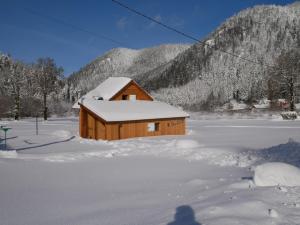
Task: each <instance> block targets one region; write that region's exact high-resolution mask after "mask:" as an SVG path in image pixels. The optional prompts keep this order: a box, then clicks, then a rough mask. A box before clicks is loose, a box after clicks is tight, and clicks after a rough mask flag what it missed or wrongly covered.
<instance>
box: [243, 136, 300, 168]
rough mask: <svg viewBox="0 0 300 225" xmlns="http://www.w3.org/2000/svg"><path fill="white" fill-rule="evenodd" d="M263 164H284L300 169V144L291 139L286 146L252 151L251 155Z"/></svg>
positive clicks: (281, 145)
mask: <svg viewBox="0 0 300 225" xmlns="http://www.w3.org/2000/svg"><path fill="white" fill-rule="evenodd" d="M249 155H250V156H254V157H255V158H257V159H258V160H257V163H258V162H259V163H261V162H284V163H288V164H292V165H294V166H297V167H300V143H299V142H296V141H294V140H293V139H289V141H288V142H287V143H285V144H280V145H276V146H272V147H270V148H265V149H261V150H252V151H251V152H250V154H249Z"/></svg>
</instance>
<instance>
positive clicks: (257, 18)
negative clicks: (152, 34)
mask: <svg viewBox="0 0 300 225" xmlns="http://www.w3.org/2000/svg"><path fill="white" fill-rule="evenodd" d="M299 12H300V3H299V2H295V3H293V4H290V5H286V6H276V5H260V6H254V7H252V8H248V9H245V10H242V11H240V12H239V13H237V14H236V15H234V16H232V17H230V18H228V19H227V20H225V21H224V22H223V23H222V24H221V25H220V26H219V27H218V28H216V29H215V31H213V32H211V33H210V34H209V35H207V36H206V38H204V39H203V40H202V42H204V43H205V45H203V44H201V43H195V44H193V45H192V46H188V47H186V48H185V49H181V51H176V54H172V57H173V58H172V57H169V58H168V59H166V60H162V61H163V62H161V61H160V62H158V63H151V62H153V61H152V60H153V58H157V55H155V54H154V55H152V54H149V53H148V54H147V56H148V58H146V57H145V56H144V55H140V57H139V58H138V60H133V61H131V63H132V64H131V65H135V66H132V67H130V66H129V67H126V65H125V66H124V65H121V66H120V69H119V70H118V69H115V71H112V73H110V74H108V73H106V74H105V73H102V74H101V71H100V70H97V69H94V71H98V72H100V75H101V79H102V78H104V77H106V75H107V76H108V75H112V76H114V75H115V74H119V75H121V76H124V75H127V76H130V77H132V78H134V79H135V80H136V81H137V82H138V83H139V84H140V85H141V86H142V87H144V88H145V89H146V90H147V91H149V92H151V94H152V95H153V96H154V97H155V98H156V99H158V100H161V101H165V102H168V103H171V104H173V105H179V106H182V107H184V108H187V109H191V110H201V109H203V107H207V105H209V106H208V107H211V106H210V105H212V106H215V105H220V104H223V103H225V102H228V101H229V100H230V99H232V98H234V97H235V96H236V95H239V97H240V99H242V100H245V101H247V100H250V99H253V98H254V99H260V98H263V97H266V94H267V93H266V92H267V76H268V70H267V68H268V66H272V65H273V63H274V60H275V59H276V58H277V57H278V56H279V54H280V53H281V52H282V51H284V50H288V49H292V48H300V16H299ZM162 46H163V45H162ZM159 48H161V46H158V47H154V48H153V49H156V50H157V49H159ZM132 51H135V50H132ZM132 51H129V52H127V55H126V54H125V55H126V56H122V57H126V58H127V60H130V59H132V57H131V55H132V54H134V53H133V52H132ZM142 51H143V50H142ZM150 52H151V51H150ZM162 52H163V51H162ZM225 52H229V54H227V53H225ZM230 54H235V55H238V56H240V58H238V57H233V56H231V55H230ZM128 56H129V57H128ZM149 56H150V57H149ZM100 58H101V57H100ZM133 58H134V57H133ZM241 58H246V59H249V60H251V61H255V62H257V64H254V63H249V62H247V61H245V60H242V59H241ZM96 60H97V59H96ZM154 61H155V60H154ZM129 64H130V63H129ZM260 64H263V65H264V66H261V65H260ZM139 65H144V66H143V69H140V68H139ZM147 65H151V66H147ZM266 65H268V66H266ZM93 66H97V65H95V64H93ZM86 71H89V70H86ZM124 71H125V73H123V72H124ZM87 74H88V73H87ZM89 76H91V77H92V76H93V73H89ZM75 77H76V76H75ZM101 79H98V81H100V80H101ZM94 81H95V80H94ZM88 82H90V81H88ZM83 83H84V82H83ZM93 83H94V84H96V83H97V82H96V81H95V82H93ZM98 84H99V83H98ZM87 86H88V84H86V87H87ZM88 89H89V88H87V89H86V90H87V91H88ZM79 97H80V96H79Z"/></svg>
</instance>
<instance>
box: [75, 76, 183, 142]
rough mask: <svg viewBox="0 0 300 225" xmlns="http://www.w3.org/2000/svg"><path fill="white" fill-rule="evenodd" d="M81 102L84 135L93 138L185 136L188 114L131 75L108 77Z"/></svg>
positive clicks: (80, 125) (81, 134)
mask: <svg viewBox="0 0 300 225" xmlns="http://www.w3.org/2000/svg"><path fill="white" fill-rule="evenodd" d="M78 105H79V107H80V114H79V130H80V131H79V132H80V136H81V137H83V138H89V139H96V140H98V139H102V140H119V139H125V138H134V137H145V136H158V135H184V134H185V129H186V121H185V120H186V118H187V117H188V114H187V113H185V112H183V111H182V110H180V109H177V108H175V107H173V106H171V105H168V104H166V103H163V102H158V101H154V100H153V98H152V97H151V96H150V95H149V94H148V93H147V92H146V91H144V90H143V89H142V88H141V87H140V86H139V85H138V84H136V82H134V81H133V80H131V79H129V78H124V77H113V78H108V79H107V80H106V81H104V82H103V83H102V84H100V85H99V86H98V87H97V88H96V89H94V90H92V91H91V92H89V93H88V94H87V95H85V96H84V97H82V98H81V99H80V100H79V102H78Z"/></svg>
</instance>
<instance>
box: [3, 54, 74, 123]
mask: <svg viewBox="0 0 300 225" xmlns="http://www.w3.org/2000/svg"><path fill="white" fill-rule="evenodd" d="M63 86H64V77H63V68H62V67H59V66H57V65H56V63H55V61H54V60H53V59H51V58H39V59H38V60H37V61H36V62H35V63H31V64H28V63H24V62H22V61H19V60H14V59H13V58H12V57H10V56H9V55H3V54H2V55H1V54H0V117H14V119H15V120H19V119H20V117H21V116H24V117H25V116H42V117H43V118H44V119H45V120H47V118H48V115H49V114H50V113H57V114H59V113H63V112H64V111H66V110H67V108H68V107H69V106H66V105H65V103H64V102H63V101H62V99H61V97H60V93H61V89H62V88H63ZM49 107H50V111H49Z"/></svg>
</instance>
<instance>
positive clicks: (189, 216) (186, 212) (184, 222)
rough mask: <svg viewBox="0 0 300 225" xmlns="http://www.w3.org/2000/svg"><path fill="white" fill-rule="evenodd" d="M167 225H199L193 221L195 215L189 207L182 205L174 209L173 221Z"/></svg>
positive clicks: (199, 224)
mask: <svg viewBox="0 0 300 225" xmlns="http://www.w3.org/2000/svg"><path fill="white" fill-rule="evenodd" d="M167 225H201V223H198V222H197V221H196V220H195V213H194V210H193V209H192V207H190V206H189V205H182V206H179V207H177V208H176V213H175V215H174V221H172V222H170V223H168V224H167Z"/></svg>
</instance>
